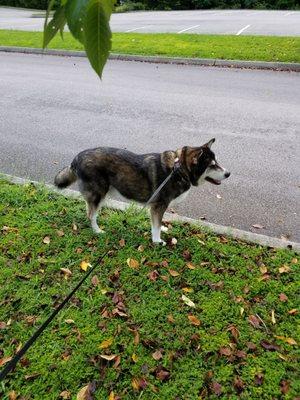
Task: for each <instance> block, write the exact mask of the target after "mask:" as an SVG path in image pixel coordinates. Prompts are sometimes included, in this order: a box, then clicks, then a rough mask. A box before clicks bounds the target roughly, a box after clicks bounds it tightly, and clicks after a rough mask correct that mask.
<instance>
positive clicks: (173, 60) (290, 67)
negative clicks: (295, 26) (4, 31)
mask: <svg viewBox="0 0 300 400" xmlns="http://www.w3.org/2000/svg"><path fill="white" fill-rule="evenodd" d="M0 51H3V52H6V53H24V54H42V55H50V56H62V57H86V54H85V52H84V51H66V50H52V49H46V50H43V49H37V48H30V47H6V46H0ZM109 59H110V60H120V61H136V62H148V63H156V64H176V65H199V66H208V67H226V68H247V69H266V70H276V71H294V72H300V63H283V62H267V61H242V60H219V59H210V58H180V57H157V56H140V55H127V54H114V53H112V54H110V56H109Z"/></svg>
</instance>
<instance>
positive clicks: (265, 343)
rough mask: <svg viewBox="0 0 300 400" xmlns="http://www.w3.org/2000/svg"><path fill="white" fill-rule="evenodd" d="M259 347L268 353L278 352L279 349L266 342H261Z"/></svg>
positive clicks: (273, 344)
mask: <svg viewBox="0 0 300 400" xmlns="http://www.w3.org/2000/svg"><path fill="white" fill-rule="evenodd" d="M260 345H261V346H262V347H263V348H264V349H266V350H269V351H280V347H279V346H277V344H275V343H271V342H268V341H267V340H261V341H260Z"/></svg>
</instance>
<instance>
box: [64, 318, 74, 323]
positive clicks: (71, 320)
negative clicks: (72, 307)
mask: <svg viewBox="0 0 300 400" xmlns="http://www.w3.org/2000/svg"><path fill="white" fill-rule="evenodd" d="M65 323H66V324H75V321H74V320H73V319H65Z"/></svg>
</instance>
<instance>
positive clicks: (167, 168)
mask: <svg viewBox="0 0 300 400" xmlns="http://www.w3.org/2000/svg"><path fill="white" fill-rule="evenodd" d="M214 141H215V139H212V140H210V141H209V142H208V143H206V144H205V145H203V146H201V147H188V146H185V147H183V148H181V149H178V150H176V151H165V152H163V153H149V154H141V155H139V154H134V153H132V152H130V151H127V150H122V149H116V148H111V147H99V148H95V149H89V150H85V151H83V152H81V153H79V154H78V155H77V156H76V157H75V158H74V160H73V161H72V163H71V165H70V166H69V167H66V168H64V169H63V170H62V171H60V172H59V173H58V174H57V175H56V177H55V180H54V183H55V185H56V186H57V187H58V188H65V187H67V186H69V185H71V184H72V183H74V182H75V181H77V180H78V184H79V189H80V191H81V193H82V195H83V197H84V198H85V200H86V203H87V215H88V218H89V219H90V221H91V224H92V228H93V229H94V231H95V232H97V233H100V232H102V231H101V230H100V228H99V227H98V225H97V220H96V218H97V211H98V209H99V208H100V206H101V204H102V203H103V201H104V198H105V196H106V195H107V193H108V192H111V190H112V189H115V190H117V192H119V193H120V194H121V195H122V196H124V197H125V198H127V199H129V200H134V201H136V202H139V203H146V202H147V201H148V200H149V198H150V197H151V195H152V194H153V192H154V191H155V190H156V189H157V187H158V186H159V185H160V184H161V183H162V182H163V181H164V179H165V178H166V177H167V176H168V175H169V174H170V173H171V172H172V169H173V167H174V163H175V160H177V159H179V163H180V168H179V170H178V171H176V172H174V174H173V176H172V177H171V179H170V180H169V181H168V183H167V184H166V185H165V186H164V187H163V189H162V190H161V191H160V192H159V193H158V195H157V196H156V197H155V199H154V200H153V201H152V202H151V204H150V211H151V222H152V240H153V242H156V243H163V241H162V240H161V238H160V233H161V223H162V218H163V215H164V213H165V211H166V209H167V208H168V206H169V205H170V203H171V202H172V201H173V200H175V199H177V200H178V199H180V198H182V197H184V196H182V195H184V194H186V193H187V192H188V190H189V189H190V188H191V186H198V185H199V184H200V183H204V182H205V180H207V181H209V182H211V183H214V184H217V185H218V184H220V183H221V180H223V179H225V178H227V177H228V176H229V175H230V173H229V172H227V171H226V170H225V169H224V168H222V167H221V166H220V165H219V164H218V163H217V162H216V160H215V155H214V153H213V152H212V151H211V149H210V148H211V145H212V143H213V142H214Z"/></svg>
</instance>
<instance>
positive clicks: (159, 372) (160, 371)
mask: <svg viewBox="0 0 300 400" xmlns="http://www.w3.org/2000/svg"><path fill="white" fill-rule="evenodd" d="M155 376H156V378H157V379H159V380H160V381H166V380H168V379H169V378H170V371H168V370H167V369H166V368H164V367H163V366H161V365H159V366H158V367H157V368H156V370H155Z"/></svg>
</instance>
